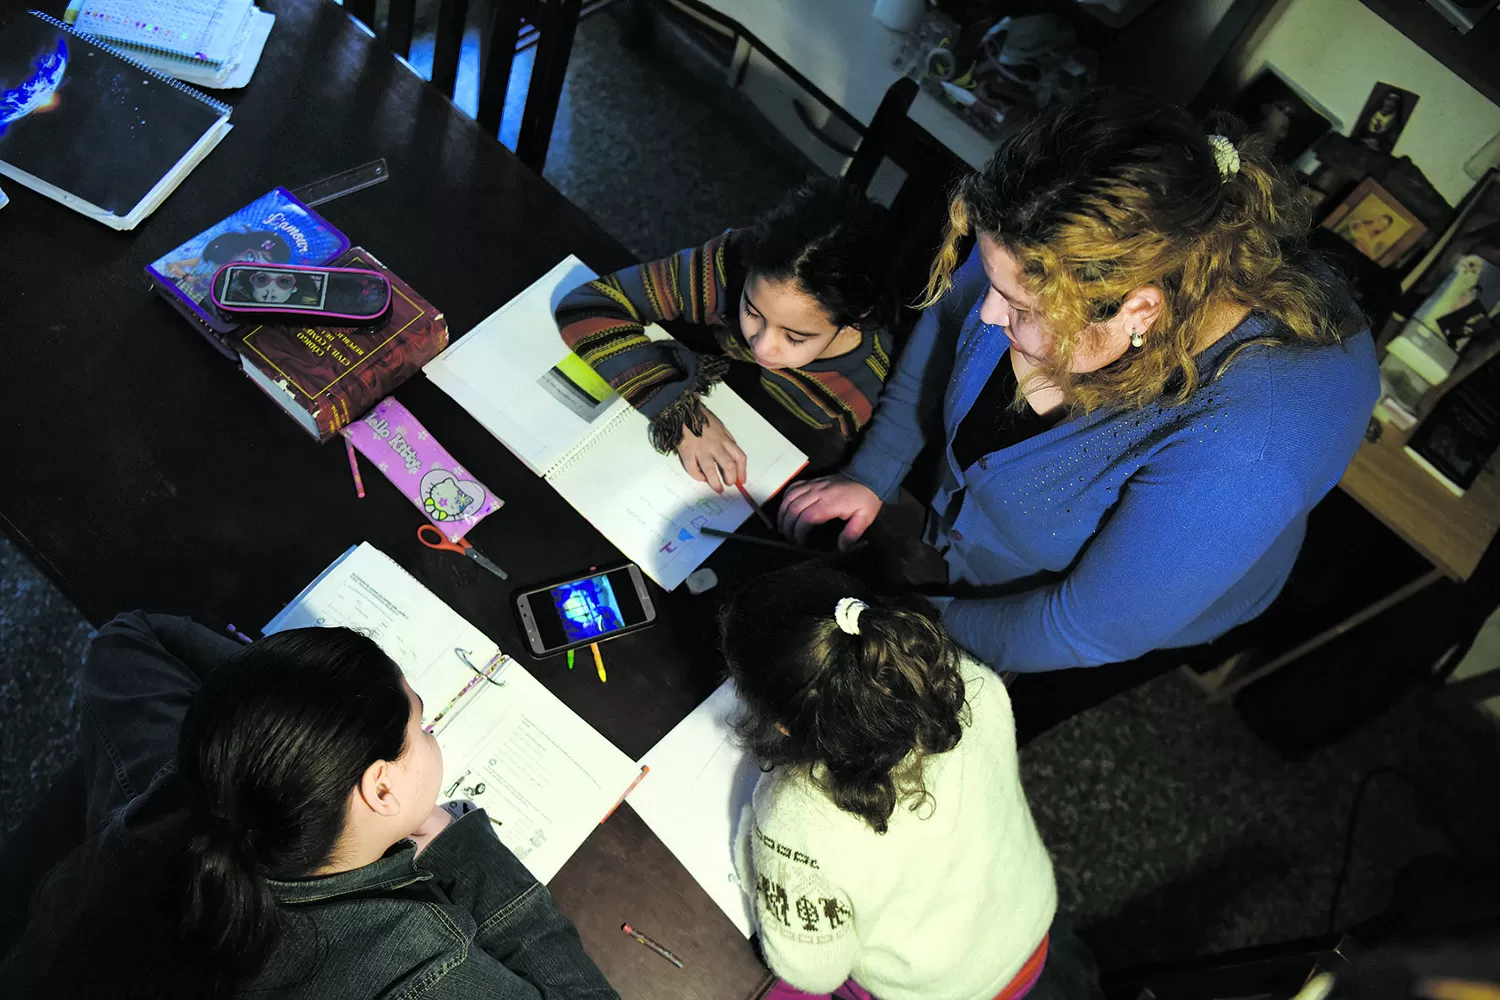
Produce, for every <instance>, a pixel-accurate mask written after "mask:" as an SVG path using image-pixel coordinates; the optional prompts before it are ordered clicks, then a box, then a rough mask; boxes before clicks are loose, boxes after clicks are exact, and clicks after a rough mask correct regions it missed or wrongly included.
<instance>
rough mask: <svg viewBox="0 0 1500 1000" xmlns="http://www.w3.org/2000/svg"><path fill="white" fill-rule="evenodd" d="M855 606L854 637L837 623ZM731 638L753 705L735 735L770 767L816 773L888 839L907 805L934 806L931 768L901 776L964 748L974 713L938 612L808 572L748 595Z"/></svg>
mask: <svg viewBox="0 0 1500 1000" xmlns="http://www.w3.org/2000/svg"><path fill="white" fill-rule="evenodd" d="M846 597H848V598H854V599H856V600H858V601H861V602H863V603H864V605H865V607H864V609H863V610H862V611H860V612H859V615H858V620H857V623H856V627H857V631H856V632H854V634H851V633H850V632H847V631H845V629H844V628H841V627H840V625H839V623H838V622H837V621H836V620H835V610H836V609H837V608H838V605H839V602H840V600H842V599H843V598H846ZM720 634H721V640H722V645H723V649H724V656H725V659H726V660H727V661H728V663H729V672H730V675H731V676H732V677H733V679H734V682H735V687H736V688H737V690H738V691H739V694H740V698H741V700H742V701H743V702H744V704H745V710H744V712H743V713H742V714H741V716H740V717H739V718H738V719H736V720H735V729H736V732H737V733H738V735H739V738H740V741H741V742H742V743H743V744H744V746H745V747H746V748H747V749H748V750H749V751H750V752H751V753H753V754H754V755H755V757H756V759H757V760H759V761H760V763H761V766H762V767H763V768H766V769H767V770H769V769H771V768H773V767H806V768H808V770H809V773H810V774H812V775H814V776H815V777H817V778H819V779H820V780H822V781H823V783H824V785H825V787H826V788H827V790H828V793H829V795H830V796H831V797H832V798H833V801H834V803H835V804H836V805H838V806H839V808H841V809H843V810H845V811H846V812H850V813H853V814H855V815H857V816H860V817H862V818H863V819H864V820H865V821H866V822H868V823H869V824H870V826H871V827H872V828H873V829H874V830H875V831H876V832H877V833H884V832H885V831H886V828H887V825H888V822H889V820H890V817H891V814H892V813H893V812H894V811H895V809H896V806H897V805H898V804H900V803H901V802H903V801H908V802H909V803H910V805H911V807H912V808H916V807H917V806H918V805H920V804H922V803H923V802H930V801H931V796H930V795H929V794H928V793H927V791H926V788H925V786H924V785H923V783H922V779H921V768H920V767H917V768H914V769H912V772H911V773H910V774H903V773H900V765H901V763H902V762H903V761H904V760H905V759H906V758H907V756H908V755H909V754H911V753H913V752H914V751H915V752H916V753H917V754H918V755H919V756H921V755H928V754H938V753H943V752H945V751H947V750H951V749H953V747H955V746H957V745H958V741H959V738H960V736H961V735H962V732H963V728H962V717H963V712H964V684H963V679H962V678H961V677H960V676H959V672H958V657H959V654H958V648H957V647H956V646H955V645H954V644H953V641H952V640H951V639H950V638H949V637H948V635H947V633H946V632H945V631H944V630H943V627H942V624H941V622H940V621H939V619H938V615H937V612H936V611H935V610H934V609H933V608H932V606H931V605H929V604H927V603H926V602H925V601H922V600H921V599H920V598H910V599H902V598H880V597H876V596H875V595H874V594H872V593H870V592H869V590H868V588H867V587H866V586H865V585H864V584H862V583H860V582H859V581H857V580H855V579H854V578H853V577H850V576H848V575H847V574H845V573H841V572H839V571H837V570H833V569H830V568H827V567H822V566H805V565H804V566H797V567H792V568H790V569H786V570H780V571H777V572H775V573H770V574H767V575H765V576H762V577H758V578H756V579H755V580H752V581H750V582H749V583H748V584H746V586H745V587H744V588H743V589H742V590H741V592H740V593H739V594H737V595H736V596H735V598H734V600H733V601H732V602H731V603H730V605H729V606H728V607H726V608H725V610H724V614H723V617H722V619H721V622H720Z"/></svg>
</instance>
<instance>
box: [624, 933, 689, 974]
mask: <svg viewBox="0 0 1500 1000" xmlns="http://www.w3.org/2000/svg"><path fill="white" fill-rule="evenodd" d="M620 930H622V931H624V932H625V933H626V934H629V935H630V936H631V937H633V938H635V939H636V940H637V941H639V942H640V943H641V944H643V945H645V946H646V947H647V948H650V949H651V950H652V951H654V952H656V953H657V954H658V955H660V956H661V957H662V958H665V959H666V960H667V961H668V962H671V963H672V964H673V965H675V966H677V967H678V968H679V969H680V968H682V960H681V959H680V958H678V957H677V956H676V955H674V954H672V953H671V952H670V951H668V950H667V949H665V948H663V947H662V946H661V945H659V944H657V943H656V942H655V941H653V940H651V939H650V938H648V937H647V936H646V935H644V934H642V933H641V932H640V931H638V930H636V929H635V928H634V927H632V926H630V925H629V924H621V925H620Z"/></svg>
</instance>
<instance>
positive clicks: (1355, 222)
mask: <svg viewBox="0 0 1500 1000" xmlns="http://www.w3.org/2000/svg"><path fill="white" fill-rule="evenodd" d="M1322 228H1324V229H1331V230H1333V232H1334V234H1335V235H1337V236H1339V237H1340V238H1342V239H1343V240H1344V241H1345V242H1346V243H1348V244H1349V245H1350V246H1352V247H1354V249H1355V250H1357V251H1359V252H1360V254H1362V255H1363V256H1365V257H1368V258H1369V259H1370V260H1373V261H1374V262H1375V263H1376V264H1378V265H1380V266H1381V267H1393V266H1395V265H1396V264H1398V263H1400V261H1401V259H1402V257H1404V256H1405V254H1406V252H1407V251H1408V250H1410V249H1411V248H1412V247H1413V246H1415V245H1416V243H1417V241H1418V240H1420V239H1421V238H1422V236H1423V234H1425V233H1426V232H1427V226H1426V225H1425V224H1424V223H1423V222H1422V220H1421V219H1419V218H1417V216H1416V214H1415V213H1414V212H1412V211H1411V210H1410V209H1409V208H1407V207H1406V206H1405V205H1403V204H1401V202H1399V201H1398V200H1397V199H1396V197H1395V195H1393V194H1391V193H1390V192H1389V191H1387V190H1386V189H1385V187H1384V186H1382V185H1381V183H1380V182H1379V181H1377V180H1375V178H1373V177H1366V178H1365V179H1364V180H1362V181H1360V182H1359V184H1358V186H1356V187H1355V189H1354V190H1353V191H1351V192H1349V196H1348V197H1347V198H1345V199H1344V200H1343V201H1342V202H1340V203H1339V205H1338V207H1337V208H1335V209H1334V210H1333V211H1332V212H1330V213H1329V215H1328V217H1327V218H1326V219H1324V220H1323V223H1322Z"/></svg>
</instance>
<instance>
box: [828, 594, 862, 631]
mask: <svg viewBox="0 0 1500 1000" xmlns="http://www.w3.org/2000/svg"><path fill="white" fill-rule="evenodd" d="M867 607H869V605H868V604H866V603H865V602H864V601H861V600H860V599H859V598H857V597H841V598H839V603H838V605H837V606H836V607H835V608H834V609H833V620H834V622H835V623H836V624H837V625H838V627H839V631H840V632H843V633H844V634H845V635H859V613H860V612H861V611H863V610H864V609H865V608H867Z"/></svg>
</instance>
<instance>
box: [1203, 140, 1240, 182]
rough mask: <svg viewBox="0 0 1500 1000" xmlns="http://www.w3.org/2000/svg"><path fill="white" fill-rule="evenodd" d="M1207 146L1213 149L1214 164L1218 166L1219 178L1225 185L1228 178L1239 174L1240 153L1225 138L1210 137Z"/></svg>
mask: <svg viewBox="0 0 1500 1000" xmlns="http://www.w3.org/2000/svg"><path fill="white" fill-rule="evenodd" d="M1208 144H1209V145H1210V146H1212V147H1213V148H1214V162H1215V163H1217V164H1218V165H1219V177H1221V178H1222V179H1223V180H1222V182H1223V183H1225V184H1228V183H1229V178H1231V177H1233V176H1234V175H1235V174H1237V173H1239V172H1240V151H1239V150H1237V149H1235V148H1234V143H1232V142H1230V141H1229V138H1228V137H1227V136H1222V135H1211V136H1209V137H1208Z"/></svg>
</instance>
